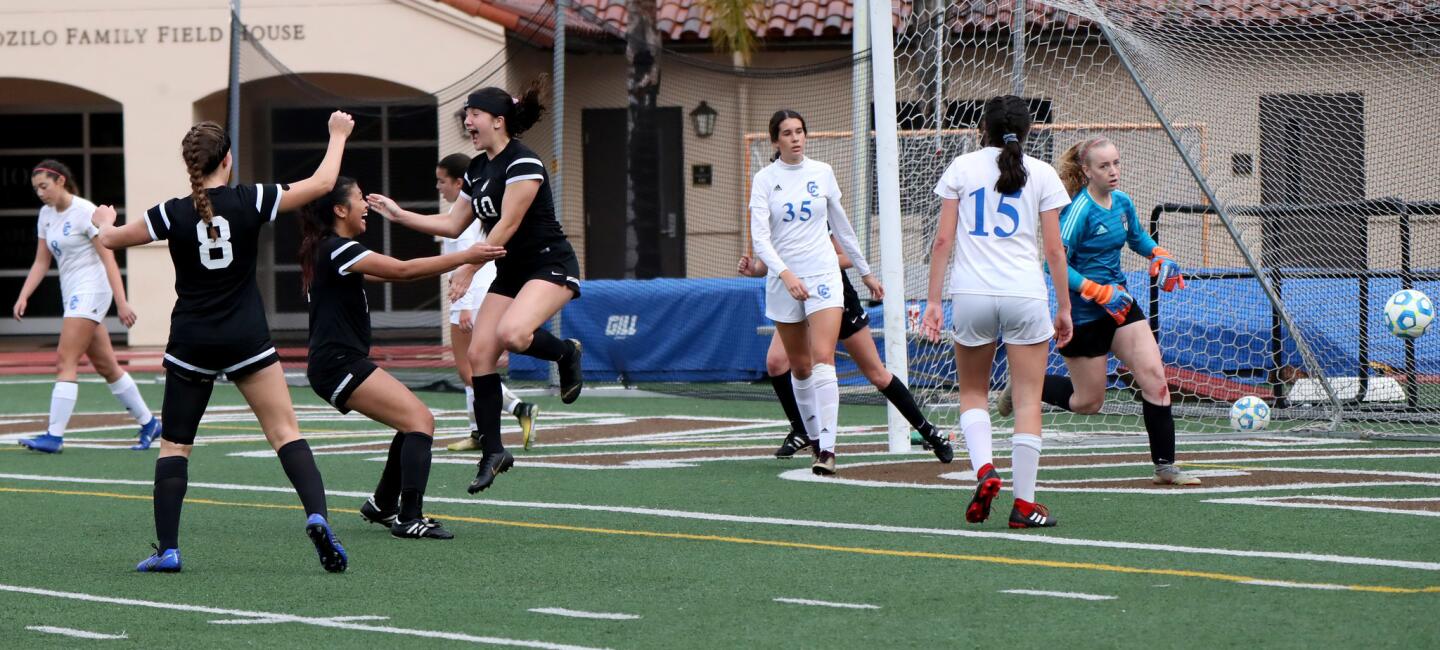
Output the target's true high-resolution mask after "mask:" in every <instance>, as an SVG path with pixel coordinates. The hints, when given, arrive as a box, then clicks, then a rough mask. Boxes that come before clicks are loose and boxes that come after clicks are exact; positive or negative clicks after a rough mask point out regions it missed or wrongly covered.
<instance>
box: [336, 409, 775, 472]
mask: <svg viewBox="0 0 1440 650" xmlns="http://www.w3.org/2000/svg"><path fill="white" fill-rule="evenodd" d="M502 417H509V416H502ZM726 424H727V423H726V422H723V421H718V420H692V419H686V418H646V417H638V418H633V419H632V421H628V422H625V423H624V424H608V423H602V424H585V423H576V424H557V425H555V428H553V429H552V428H548V427H546V426H545V417H544V414H543V413H542V414H541V417H540V426H539V427H538V428H537V430H536V436H535V437H536V440H537V442H536V444H537V445H542V446H543V445H546V444H576V443H584V442H589V441H594V440H614V439H617V438H618V439H624V438H631V437H639V436H648V435H654V434H657V433H684V432H686V431H697V430H701V429H714V428H717V427H723V426H726ZM464 437H465V436H463V435H448V436H436V437H435V445H436V446H437V447H444V446H445V445H448V444H450V443H451V442H454V441H456V440H460V439H462V438H464ZM501 437H502V439H503V440H504V441H505V444H506V445H507V446H510V447H519V446H520V442H521V441H520V432H519V431H515V432H506V433H504V434H502V436H501ZM779 438H780V437H779V436H777V437H776V443H775V444H776V445H777V446H778V445H779V444H780V443H779ZM637 444H640V443H637ZM652 444H653V443H652ZM681 444H683V443H681ZM389 448H390V443H389V441H384V442H368V443H357V444H355V445H349V446H344V447H340V446H336V447H327V448H326V451H384V450H388V449H389ZM717 451H718V450H717ZM704 453H706V452H694V453H691V454H689V455H688V456H687V457H691V458H693V457H694V456H696V455H697V454H704ZM547 460H548V459H547ZM586 464H594V463H586ZM601 464H603V463H601Z"/></svg>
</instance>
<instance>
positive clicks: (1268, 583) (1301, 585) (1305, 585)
mask: <svg viewBox="0 0 1440 650" xmlns="http://www.w3.org/2000/svg"><path fill="white" fill-rule="evenodd" d="M1240 584H1242V585H1255V586H1257V587H1286V588H1289V589H1317V590H1320V591H1347V590H1348V589H1349V587H1346V586H1345V585H1323V584H1313V583H1309V582H1286V581H1284V580H1246V581H1245V582H1242V583H1240Z"/></svg>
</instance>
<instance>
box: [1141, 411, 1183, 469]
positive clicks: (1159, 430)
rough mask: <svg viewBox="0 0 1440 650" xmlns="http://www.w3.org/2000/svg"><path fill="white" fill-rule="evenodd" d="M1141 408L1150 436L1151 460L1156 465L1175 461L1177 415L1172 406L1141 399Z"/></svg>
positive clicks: (1146, 431)
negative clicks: (1172, 410)
mask: <svg viewBox="0 0 1440 650" xmlns="http://www.w3.org/2000/svg"><path fill="white" fill-rule="evenodd" d="M1140 404H1141V405H1142V406H1141V410H1142V411H1143V412H1144V413H1145V433H1146V434H1148V435H1149V436H1150V460H1151V461H1153V462H1154V463H1155V464H1156V465H1169V464H1171V463H1174V462H1175V416H1174V415H1171V414H1170V407H1169V406H1168V405H1167V406H1157V405H1155V404H1151V403H1150V401H1149V400H1147V399H1145V398H1143V397H1142V398H1141V399H1140Z"/></svg>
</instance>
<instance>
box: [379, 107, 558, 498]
mask: <svg viewBox="0 0 1440 650" xmlns="http://www.w3.org/2000/svg"><path fill="white" fill-rule="evenodd" d="M543 110H544V107H543V106H541V105H540V90H539V84H538V83H537V84H532V85H531V86H530V88H529V89H528V90H527V91H526V92H525V94H524V96H522V97H519V98H515V97H511V96H510V93H508V92H506V91H505V90H503V89H500V88H494V87H490V88H482V89H480V90H478V91H475V92H473V93H471V94H470V97H469V98H468V99H467V101H466V103H465V128H466V130H467V131H469V133H470V141H471V143H472V144H474V145H475V149H476V150H477V151H479V152H480V154H479V155H477V156H475V158H474V160H472V161H471V163H470V169H469V170H468V171H466V172H465V179H464V181H465V183H464V186H463V188H462V191H461V194H460V199H461V200H459V201H456V202H455V204H454V205H452V206H451V207H450V212H449V213H447V214H443V215H419V214H415V213H414V212H409V211H406V210H402V209H400V206H398V205H396V204H395V202H394V201H392V200H390V199H389V198H387V197H384V196H381V195H378V194H371V195H369V196H368V197H367V201H368V202H369V204H370V207H371V208H372V209H374V210H376V211H378V212H380V213H381V214H383V215H385V217H386V218H387V219H390V220H391V221H394V222H396V223H398V224H401V225H403V226H406V227H409V228H413V229H415V230H418V231H420V232H423V233H429V234H432V235H441V236H445V237H456V236H458V235H459V234H460V233H461V232H463V231H464V230H465V228H466V227H467V226H469V225H470V223H471V222H472V221H474V220H476V219H479V220H480V222H481V225H482V226H483V227H484V230H485V233H486V234H485V243H486V244H490V245H494V246H504V247H505V251H506V254H505V257H503V258H501V259H500V260H499V261H498V262H496V264H495V267H496V276H495V281H494V282H493V283H491V284H490V292H489V294H488V295H487V296H486V298H485V301H484V302H483V303H481V305H480V310H479V312H478V313H477V314H476V316H475V326H474V330H473V332H472V339H471V341H470V354H469V356H470V365H471V368H472V369H473V372H474V373H475V378H474V380H473V385H474V388H475V423H476V428H477V429H478V430H479V432H480V446H481V450H482V454H483V455H482V456H481V458H480V463H479V469H478V471H477V472H476V475H475V480H474V481H473V482H471V483H470V488H469V491H470V493H471V494H475V493H476V492H479V491H481V490H484V489H485V488H488V487H490V484H491V483H493V482H494V481H495V476H496V475H497V474H499V473H501V472H504V471H505V470H508V469H510V467H511V466H512V465H513V464H514V463H515V459H514V457H512V456H511V455H510V452H508V451H506V450H505V446H504V445H503V444H502V443H501V441H500V375H498V374H496V372H495V368H496V361H497V360H498V359H499V358H500V354H501V353H502V352H503V351H505V350H510V351H511V352H516V353H520V354H526V355H529V356H532V357H535V358H537V359H544V360H546V361H555V362H557V363H558V364H559V370H560V399H561V401H563V402H565V403H566V404H569V403H571V402H574V401H575V399H576V398H577V397H579V396H580V390H581V387H582V383H583V378H582V376H581V373H580V342H579V341H576V340H574V339H569V340H563V341H562V340H560V339H559V338H558V337H556V336H555V335H554V334H551V333H550V332H549V331H548V330H546V329H544V328H542V327H541V326H542V325H544V324H545V323H546V322H547V321H549V320H550V318H551V317H553V316H554V315H555V314H556V313H557V312H559V311H560V309H561V308H562V307H564V306H565V303H568V302H570V301H571V300H572V299H574V298H577V297H579V295H580V279H579V278H580V262H579V260H578V259H577V258H576V257H575V250H574V249H573V248H571V247H570V242H569V241H568V240H566V238H565V231H564V230H562V229H561V228H560V222H559V220H557V219H556V218H555V203H554V200H553V197H552V196H551V193H550V175H549V174H548V173H547V172H546V170H545V165H544V164H543V163H541V162H540V157H539V155H537V154H536V153H535V152H534V151H532V150H531V149H530V148H529V147H527V146H525V144H524V143H522V142H520V141H519V140H518V139H516V136H518V135H520V134H521V133H523V132H524V131H525V130H526V129H528V128H530V127H531V126H532V125H534V124H535V121H536V120H538V119H539V118H540V113H541V111H543ZM476 268H478V267H477V266H474V265H471V266H465V267H461V268H460V270H458V271H456V272H455V276H454V278H452V280H451V283H450V284H451V289H450V293H451V295H450V297H451V299H452V300H453V299H455V298H458V297H459V295H460V294H462V293H463V290H464V288H465V287H466V286H468V285H469V284H470V278H471V276H473V274H474V273H475V270H476ZM457 289H459V290H460V292H458V293H457V291H456V290H457Z"/></svg>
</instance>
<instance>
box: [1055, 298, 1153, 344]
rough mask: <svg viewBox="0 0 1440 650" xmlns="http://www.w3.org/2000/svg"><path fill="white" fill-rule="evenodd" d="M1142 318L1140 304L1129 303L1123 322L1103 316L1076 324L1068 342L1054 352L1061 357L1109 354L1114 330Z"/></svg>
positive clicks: (1142, 319)
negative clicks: (1128, 310)
mask: <svg viewBox="0 0 1440 650" xmlns="http://www.w3.org/2000/svg"><path fill="white" fill-rule="evenodd" d="M1144 320H1145V312H1144V311H1143V310H1141V309H1140V305H1131V306H1130V312H1129V313H1128V314H1125V322H1124V323H1116V322H1115V319H1113V318H1110V317H1109V316H1104V317H1101V318H1097V319H1095V320H1092V321H1090V322H1088V323H1082V324H1080V325H1076V326H1075V335H1074V336H1072V337H1070V342H1069V343H1068V344H1066V345H1065V347H1063V348H1060V349H1058V350H1056V352H1059V353H1060V356H1062V357H1103V356H1105V355H1107V354H1110V345H1111V344H1112V343H1114V342H1115V330H1118V329H1120V328H1122V327H1124V326H1126V325H1129V324H1131V323H1139V322H1142V321H1144Z"/></svg>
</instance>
